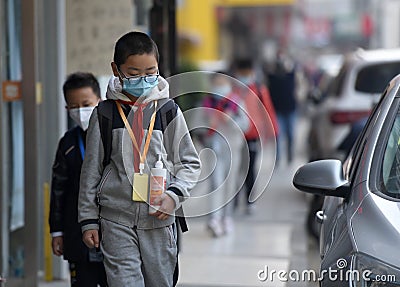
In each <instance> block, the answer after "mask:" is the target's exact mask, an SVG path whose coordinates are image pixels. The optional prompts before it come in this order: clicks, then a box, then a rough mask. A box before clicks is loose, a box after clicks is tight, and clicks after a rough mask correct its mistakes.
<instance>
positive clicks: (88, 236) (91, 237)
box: [82, 229, 99, 248]
mask: <svg viewBox="0 0 400 287" xmlns="http://www.w3.org/2000/svg"><path fill="white" fill-rule="evenodd" d="M82 239H83V242H84V243H85V244H86V246H87V247H89V248H93V247H96V248H99V231H98V230H97V229H90V230H86V231H85V232H84V233H83V238H82Z"/></svg>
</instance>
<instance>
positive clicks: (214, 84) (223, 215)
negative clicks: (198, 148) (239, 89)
mask: <svg viewBox="0 0 400 287" xmlns="http://www.w3.org/2000/svg"><path fill="white" fill-rule="evenodd" d="M211 91H212V93H210V94H209V96H207V97H206V98H205V99H204V102H203V107H205V108H206V109H204V113H205V114H204V118H205V119H208V120H209V123H208V127H209V129H208V131H207V134H206V140H205V144H206V145H207V147H209V148H210V149H212V150H213V151H214V152H215V155H216V165H215V168H214V169H213V171H212V173H211V175H210V195H209V196H210V204H211V206H212V210H213V212H212V213H211V215H210V218H209V221H208V224H207V227H208V230H209V231H210V232H211V235H212V236H213V237H220V236H222V235H225V234H229V233H231V232H232V231H233V227H234V226H233V220H232V212H233V206H232V201H233V199H234V196H235V194H236V193H237V190H236V189H237V188H236V182H237V181H238V176H239V167H240V160H241V156H240V153H241V150H242V147H243V146H244V144H245V143H246V140H245V137H244V134H243V133H244V132H245V131H246V130H247V129H248V127H249V120H248V117H247V116H246V114H245V112H244V109H243V107H244V103H243V101H242V99H241V98H240V96H239V95H238V94H236V93H235V92H233V90H232V79H231V78H230V77H229V76H228V75H227V74H226V73H224V72H222V71H221V72H217V73H213V74H211Z"/></svg>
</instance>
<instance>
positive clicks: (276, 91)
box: [267, 51, 297, 164]
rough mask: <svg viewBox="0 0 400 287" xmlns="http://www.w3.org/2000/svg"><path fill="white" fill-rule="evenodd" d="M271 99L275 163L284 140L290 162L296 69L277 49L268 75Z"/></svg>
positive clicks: (292, 152) (291, 159) (294, 111)
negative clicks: (275, 133) (274, 120)
mask: <svg viewBox="0 0 400 287" xmlns="http://www.w3.org/2000/svg"><path fill="white" fill-rule="evenodd" d="M267 77H268V84H269V90H270V93H271V99H272V102H273V105H274V108H275V111H276V115H277V118H278V124H279V136H278V144H277V154H276V160H277V164H278V163H279V162H280V160H281V157H282V149H283V142H284V141H286V148H287V149H286V150H287V161H288V162H289V163H291V162H292V161H293V156H294V125H295V122H296V109H297V100H296V69H295V65H294V62H293V61H292V60H291V59H290V58H289V57H288V56H287V55H285V54H284V53H283V52H282V51H279V52H278V54H277V58H276V63H275V68H274V70H273V71H272V72H270V73H269V74H268V75H267Z"/></svg>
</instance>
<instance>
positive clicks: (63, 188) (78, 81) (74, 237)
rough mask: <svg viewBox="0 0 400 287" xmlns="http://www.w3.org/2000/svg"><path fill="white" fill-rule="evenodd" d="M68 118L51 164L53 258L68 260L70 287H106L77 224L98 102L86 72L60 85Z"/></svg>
mask: <svg viewBox="0 0 400 287" xmlns="http://www.w3.org/2000/svg"><path fill="white" fill-rule="evenodd" d="M63 92H64V98H65V102H66V104H67V105H66V108H67V109H68V112H69V116H70V117H71V118H72V119H73V120H74V121H75V122H76V124H77V126H76V127H74V128H72V129H70V130H69V131H67V132H66V133H65V135H64V136H63V138H62V139H61V140H60V142H59V144H58V149H57V153H56V158H55V160H54V165H53V176H52V181H51V202H50V216H49V224H50V232H51V235H52V238H53V239H52V248H53V253H54V255H56V256H61V255H63V256H64V259H65V260H68V263H69V268H70V273H71V287H97V284H99V285H100V286H101V287H105V286H107V278H106V273H105V271H104V265H103V262H102V258H101V256H100V254H99V253H97V252H96V250H95V249H88V248H87V247H86V246H85V244H83V242H82V233H81V228H80V225H79V223H78V196H79V177H80V173H81V166H82V161H83V159H84V157H85V137H86V130H87V128H88V125H89V118H90V115H91V114H92V111H93V109H94V107H95V106H96V105H97V104H98V102H99V101H100V87H99V83H98V82H97V80H96V78H95V77H94V76H93V75H92V74H90V73H82V72H78V73H73V74H71V75H69V76H68V78H67V80H66V81H65V83H64V85H63Z"/></svg>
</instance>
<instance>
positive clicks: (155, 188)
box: [149, 154, 167, 214]
mask: <svg viewBox="0 0 400 287" xmlns="http://www.w3.org/2000/svg"><path fill="white" fill-rule="evenodd" d="M150 173H151V174H150V193H149V204H150V205H149V214H154V213H156V212H157V210H158V209H159V208H160V206H159V205H155V204H154V200H155V199H156V198H157V197H158V196H160V195H161V194H163V192H164V191H165V188H166V185H167V170H166V169H165V168H164V166H163V162H162V160H161V154H159V155H158V160H157V162H156V164H155V167H153V168H152V169H151V171H150Z"/></svg>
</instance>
